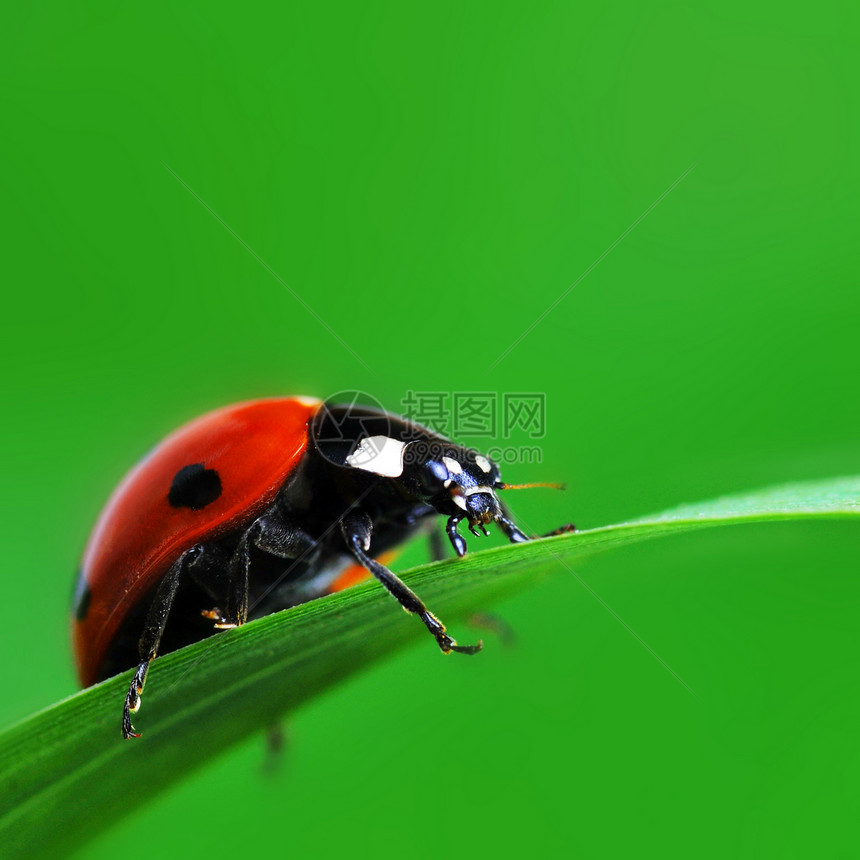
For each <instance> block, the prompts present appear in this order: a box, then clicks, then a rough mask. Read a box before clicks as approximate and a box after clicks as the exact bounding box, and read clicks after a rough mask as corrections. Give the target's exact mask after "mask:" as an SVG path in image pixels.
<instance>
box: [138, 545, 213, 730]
mask: <svg viewBox="0 0 860 860" xmlns="http://www.w3.org/2000/svg"><path fill="white" fill-rule="evenodd" d="M198 552H199V549H197V548H194V549H190V550H188V551H187V552H184V553H183V554H182V555H181V556H180V557H179V558H178V559H177V560H176V561H175V562H174V563H173V565H172V566H171V567H170V570H168V571H167V573H166V574H165V575H164V576H163V577H162V579H161V582H159V584H158V588H157V590H156V592H155V597H154V598H153V601H152V604H151V605H150V607H149V611H148V612H147V615H146V623H145V626H144V628H143V634H142V635H141V637H140V645H139V649H140V665H138V667H137V671H136V672H135V673H134V678H132V681H131V685H130V686H129V688H128V693H127V694H126V697H125V706H124V707H123V710H122V736H123V737H124V738H125V739H126V740H128V738H139V737H140V735H139V734H138V733H137V732H136V731H135V730H134V726H133V725H132V724H131V715H132V714H134V713H137V711H138V709H139V708H140V696H141V693H143V687H144V684H146V673H147V672H148V671H149V664H150V663H151V662H152V661H153V660H154V659H155V656H156V654H157V653H158V645H159V643H160V642H161V636H162V634H163V633H164V627H165V625H166V624H167V616H168V615H169V614H170V607H171V606H172V605H173V598H174V597H176V589H177V588H179V580H180V578H181V576H182V571H183V568H184V567H185V564H186V562H187V561H190V560H191V559H192V558H194V557H195V556H196V555H197V553H198Z"/></svg>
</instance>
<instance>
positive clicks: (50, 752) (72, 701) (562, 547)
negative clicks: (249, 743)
mask: <svg viewBox="0 0 860 860" xmlns="http://www.w3.org/2000/svg"><path fill="white" fill-rule="evenodd" d="M857 516H860V477H851V478H841V479H835V480H831V481H826V482H819V483H804V484H794V485H787V486H782V487H776V488H772V489H767V490H763V491H760V492H754V493H749V494H745V495H739V496H731V497H726V498H722V499H717V500H714V501H710V502H705V503H702V504H697V505H686V506H683V507H680V508H676V509H674V510H671V511H667V512H665V513H662V514H658V515H656V516H651V517H647V518H643V519H639V520H636V521H633V522H629V523H622V524H619V525H613V526H607V527H604V528H598V529H594V530H591V531H587V532H581V533H578V534H571V535H565V536H562V537H557V538H552V539H548V540H542V541H535V542H532V543H528V544H521V545H517V546H506V547H501V548H497V549H492V550H489V551H487V552H481V553H471V554H469V555H468V556H467V557H466V558H464V559H462V560H450V561H446V562H442V563H439V564H432V565H425V566H422V567H418V568H415V569H413V570H411V571H409V572H407V573H406V574H404V576H403V578H404V579H405V580H406V581H407V582H408V583H409V584H410V585H411V586H413V587H414V588H415V589H416V590H417V591H418V593H419V594H421V595H422V596H423V597H424V598H425V600H426V601H427V602H428V604H429V605H430V606H431V607H433V609H434V610H438V612H439V614H440V615H441V616H442V617H443V618H446V619H447V618H452V617H455V616H456V615H457V614H462V613H464V612H467V611H470V610H474V609H477V608H480V607H483V606H486V605H487V604H488V603H489V602H491V601H492V600H494V599H497V598H499V597H500V596H502V595H503V594H506V593H509V592H510V591H512V590H515V589H517V588H521V587H523V586H524V585H526V584H528V583H531V582H534V581H535V580H537V579H538V578H539V577H541V576H543V575H545V574H548V573H551V572H552V571H554V570H557V569H559V568H560V567H563V566H564V565H567V564H569V563H571V562H575V561H578V560H579V559H582V558H585V557H586V556H589V555H592V554H594V553H597V552H600V551H603V550H606V549H612V548H614V547H620V546H623V545H626V544H629V543H633V542H637V541H641V540H645V539H648V538H652V537H659V536H661V535H668V534H673V533H676V532H683V531H689V530H694V529H701V528H706V527H711V526H723V525H729V524H738V523H746V522H761V521H767V520H797V519H807V518H846V517H857ZM421 637H424V638H427V634H426V633H425V632H424V629H423V627H422V625H421V624H420V623H419V622H418V621H417V620H416V619H414V618H408V617H407V616H405V615H404V614H403V613H401V612H397V611H396V607H395V605H394V603H393V602H392V601H391V599H390V598H389V597H388V596H387V595H386V594H385V593H384V591H383V590H382V588H381V587H380V586H379V585H378V584H376V583H375V582H370V583H366V584H364V585H362V586H359V587H357V588H354V589H350V590H348V591H345V592H342V593H339V594H335V595H332V596H331V597H326V598H324V599H321V600H317V601H313V602H311V603H308V604H305V605H303V606H298V607H295V608H293V609H289V610H286V611H284V612H279V613H277V614H275V615H271V616H269V617H267V618H264V619H262V620H260V621H256V622H254V623H251V624H248V625H247V626H245V627H243V628H240V629H237V630H232V631H228V632H225V633H223V634H221V635H218V636H216V637H213V638H212V639H209V640H207V641H205V642H200V643H198V644H196V645H193V646H191V647H189V648H185V649H183V650H181V651H178V652H176V653H173V654H170V655H167V656H165V657H163V658H160V659H158V660H156V662H155V663H154V664H153V668H152V670H151V672H150V678H149V682H148V687H147V692H146V696H145V698H144V708H143V710H142V714H141V716H139V717H138V720H137V724H138V728H139V729H141V730H143V733H144V736H143V738H142V739H141V740H139V741H135V742H128V741H123V740H122V739H121V737H120V730H119V716H120V709H121V704H122V700H123V696H124V694H125V690H126V688H127V685H128V682H129V677H130V676H129V674H125V675H122V676H118V677H116V678H112V679H110V680H108V681H105V682H104V683H102V684H99V685H97V686H95V687H92V688H90V689H88V690H85V691H83V692H81V693H79V694H77V695H75V696H72V697H71V698H69V699H66V700H65V701H63V702H59V703H58V704H56V705H53V706H52V707H50V708H47V709H46V710H44V711H41V712H40V713H37V714H35V715H34V716H32V717H30V718H29V719H27V720H25V721H23V722H21V723H19V724H18V725H15V726H13V727H11V728H9V729H7V730H6V731H5V732H3V733H2V735H0V786H2V788H0V791H2V797H0V856H2V857H4V858H8V857H12V856H28V857H33V856H38V855H42V854H45V855H46V854H48V853H56V851H57V850H58V849H60V848H62V849H63V850H68V849H69V848H70V847H73V846H75V845H77V844H80V843H81V842H82V841H84V840H85V839H86V838H87V837H89V836H91V835H94V834H95V833H97V832H98V831H100V830H102V829H104V828H105V827H107V826H108V825H110V824H111V823H112V822H113V821H115V820H117V819H118V818H120V817H121V816H123V815H124V814H126V813H127V812H130V811H133V809H134V808H135V807H136V806H137V805H139V804H140V803H141V802H143V801H144V800H146V799H147V798H149V797H151V796H152V795H154V794H156V793H157V792H158V791H160V790H161V789H163V788H165V787H166V786H168V785H170V784H171V783H173V782H175V781H176V780H178V779H180V778H181V777H182V776H184V775H185V774H187V773H189V772H190V771H191V770H193V769H194V768H195V767H197V766H198V765H201V764H203V763H205V762H207V761H208V760H209V759H210V758H211V757H212V756H215V755H217V754H218V752H219V751H220V750H223V749H224V748H226V747H228V746H229V745H231V744H233V743H235V742H236V741H238V740H239V739H241V738H242V737H244V736H245V735H247V734H249V733H250V732H253V731H256V730H259V729H262V728H265V727H266V726H269V725H271V724H272V723H274V722H275V721H276V720H277V719H278V718H280V717H282V716H283V715H284V714H286V713H288V712H289V711H291V710H292V709H294V708H296V707H297V706H299V705H300V704H302V702H304V701H306V700H308V699H309V698H310V697H312V696H313V695H315V694H316V693H318V692H319V691H321V690H323V689H325V688H326V687H328V686H330V685H332V684H334V683H336V682H337V681H338V680H339V679H341V678H344V677H346V676H347V675H350V674H352V673H354V672H356V671H358V670H359V669H360V668H361V667H363V666H365V665H367V664H368V663H369V662H371V661H372V660H375V659H377V658H379V657H383V656H385V655H386V654H389V653H391V651H392V649H394V648H397V647H400V646H402V645H405V644H406V643H408V642H411V641H413V640H415V639H418V638H421ZM452 659H460V658H458V657H454V658H452Z"/></svg>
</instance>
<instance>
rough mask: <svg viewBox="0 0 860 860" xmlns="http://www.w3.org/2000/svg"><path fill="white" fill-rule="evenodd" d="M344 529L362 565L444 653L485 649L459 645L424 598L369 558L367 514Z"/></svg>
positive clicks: (351, 518) (347, 520)
mask: <svg viewBox="0 0 860 860" xmlns="http://www.w3.org/2000/svg"><path fill="white" fill-rule="evenodd" d="M340 525H341V530H342V531H343V537H344V540H346V545H347V546H348V547H349V550H350V552H351V553H352V554H353V555H354V556H355V558H356V560H357V561H358V563H359V564H361V565H362V566H363V567H364V568H366V569H367V570H369V571H370V572H371V573H372V574H373V575H374V576H375V577H376V578H377V579H378V580H379V581H380V582H381V583H382V584H383V585H384V586H385V588H386V589H387V590H388V593H389V594H391V596H392V597H394V599H395V600H397V602H398V603H399V604H400V605H401V606H402V607H403V608H404V609H405V610H406V611H407V612H411V613H413V614H415V615H417V616H418V617H419V618H420V619H421V620H422V621H423V622H424V624H425V626H426V627H427V629H428V630H429V631H430V632H431V633H432V634H433V636H434V637H435V638H436V642H437V643H438V645H439V647H440V648H441V649H442V652H443V653H445V654H448V653H450V652H451V651H458V652H459V653H461V654H477V653H478V651H480V650H481V648H483V643H482V642H480V641H479V642H478V644H477V645H458V644H457V642H456V640H455V639H452V638H451V637H450V636H449V635H448V634H447V633H446V632H445V625H444V624H443V623H442V622H441V621H440V620H439V619H438V618H437V617H436V616H435V615H434V614H433V613H432V612H430V611H429V610H428V609H427V607H426V606H425V605H424V603H423V602H422V600H421V598H420V597H419V596H418V595H417V594H415V592H414V591H412V590H411V589H410V588H409V587H408V586H407V585H406V583H404V582H401V580H400V579H398V578H397V576H395V575H394V574H393V573H392V572H391V571H390V570H389V569H388V568H387V567H385V565H382V564H380V563H379V562H378V561H376V559H374V558H371V557H370V556H369V555H368V551H369V550H370V536H371V534H372V533H373V521H372V520H371V519H370V517H369V516H368V515H367V514H365V513H362V512H360V511H353V512H352V513H350V514H347V516H345V517H344V518H343V519H342V520H341V523H340Z"/></svg>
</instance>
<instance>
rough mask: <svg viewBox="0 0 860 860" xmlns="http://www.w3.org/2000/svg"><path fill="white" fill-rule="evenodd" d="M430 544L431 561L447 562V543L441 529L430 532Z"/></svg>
mask: <svg viewBox="0 0 860 860" xmlns="http://www.w3.org/2000/svg"><path fill="white" fill-rule="evenodd" d="M428 543H429V544H430V560H431V561H445V559H446V558H447V557H448V553H447V552H446V550H445V541H444V540H443V538H442V532H441V531H439V529H433V531H432V532H430V538H429V540H428Z"/></svg>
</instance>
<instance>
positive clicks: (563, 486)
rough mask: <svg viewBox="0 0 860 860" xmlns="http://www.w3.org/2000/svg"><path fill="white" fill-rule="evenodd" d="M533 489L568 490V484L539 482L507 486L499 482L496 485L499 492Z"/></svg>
mask: <svg viewBox="0 0 860 860" xmlns="http://www.w3.org/2000/svg"><path fill="white" fill-rule="evenodd" d="M532 487H549V488H550V489H551V490H566V489H567V485H566V484H556V483H552V482H550V481H538V482H536V483H534V484H505V483H503V482H502V481H499V482H498V483H497V484H496V489H497V490H530V489H531V488H532Z"/></svg>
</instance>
